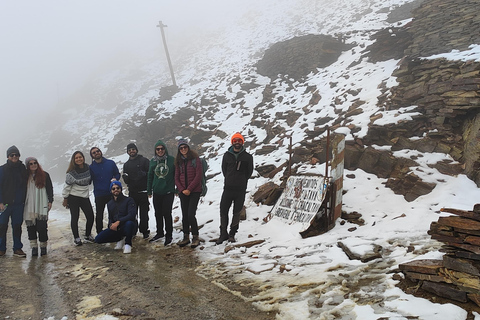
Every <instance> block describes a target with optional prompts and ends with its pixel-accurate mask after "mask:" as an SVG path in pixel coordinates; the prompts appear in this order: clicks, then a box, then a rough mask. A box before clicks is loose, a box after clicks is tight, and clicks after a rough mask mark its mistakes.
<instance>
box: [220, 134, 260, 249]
mask: <svg viewBox="0 0 480 320" xmlns="http://www.w3.org/2000/svg"><path fill="white" fill-rule="evenodd" d="M231 143H232V146H231V147H230V148H229V149H228V151H227V152H225V154H224V155H223V159H222V173H223V176H224V177H225V182H224V185H223V193H222V198H221V200H220V237H219V238H218V240H217V241H216V244H221V243H223V242H224V241H225V240H228V241H230V242H235V234H236V233H237V231H238V226H239V224H240V212H241V211H242V209H243V203H244V202H245V193H246V192H247V183H248V179H250V177H251V175H252V173H253V157H252V155H251V154H249V153H248V152H247V151H246V150H245V148H244V147H243V144H244V143H245V139H244V138H243V136H242V135H241V134H240V133H238V132H237V133H235V134H234V135H233V136H232V139H231ZM232 203H233V217H232V223H231V224H230V232H229V233H227V227H228V211H229V210H230V207H231V205H232Z"/></svg>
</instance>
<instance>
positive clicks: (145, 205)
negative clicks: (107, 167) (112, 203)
mask: <svg viewBox="0 0 480 320" xmlns="http://www.w3.org/2000/svg"><path fill="white" fill-rule="evenodd" d="M127 154H128V155H129V156H130V158H129V159H128V161H127V162H125V164H124V165H123V175H122V177H123V181H125V183H126V184H127V185H128V195H129V197H130V198H132V199H133V200H134V201H135V203H136V204H137V207H138V211H140V225H139V231H140V233H142V234H143V239H148V237H149V236H150V230H148V210H149V209H150V202H149V201H148V194H147V175H148V165H149V163H150V161H149V160H148V159H147V158H145V157H143V156H142V155H140V154H138V148H137V146H136V145H135V144H134V143H130V144H128V145H127Z"/></svg>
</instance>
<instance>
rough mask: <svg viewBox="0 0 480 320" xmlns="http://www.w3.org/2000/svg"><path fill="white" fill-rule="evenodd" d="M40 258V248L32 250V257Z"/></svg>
mask: <svg viewBox="0 0 480 320" xmlns="http://www.w3.org/2000/svg"><path fill="white" fill-rule="evenodd" d="M36 256H38V247H33V248H32V257H36Z"/></svg>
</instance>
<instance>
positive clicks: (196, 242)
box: [190, 235, 200, 248]
mask: <svg viewBox="0 0 480 320" xmlns="http://www.w3.org/2000/svg"><path fill="white" fill-rule="evenodd" d="M199 245H200V238H199V237H198V235H196V236H193V239H192V245H191V246H190V247H192V248H196V247H198V246H199Z"/></svg>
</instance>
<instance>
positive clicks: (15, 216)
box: [0, 146, 27, 257]
mask: <svg viewBox="0 0 480 320" xmlns="http://www.w3.org/2000/svg"><path fill="white" fill-rule="evenodd" d="M26 192H27V170H25V166H24V165H23V163H22V161H20V151H19V150H18V148H17V147H16V146H11V147H10V148H8V150H7V163H5V164H4V165H3V166H1V167H0V257H1V256H4V255H5V252H6V251H7V228H8V220H9V219H11V221H12V222H11V223H12V236H13V255H14V256H17V257H26V254H25V252H23V250H22V248H23V244H22V239H21V238H22V223H23V207H24V204H25V196H26Z"/></svg>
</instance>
